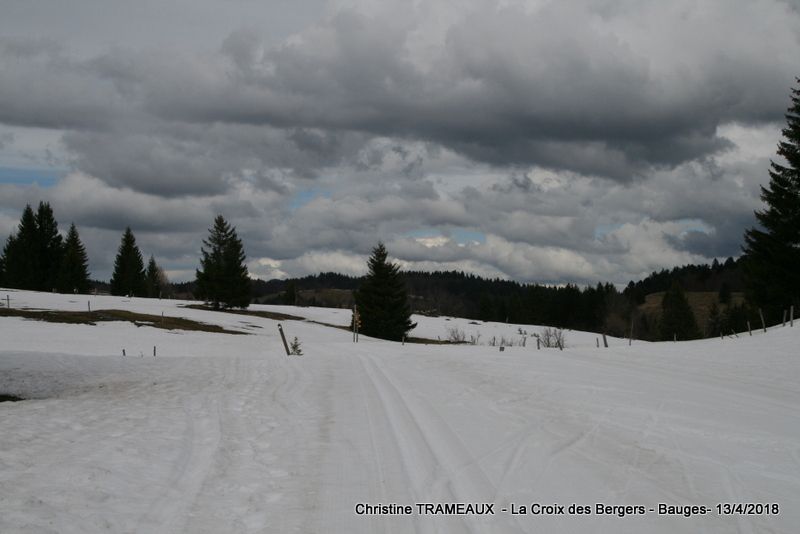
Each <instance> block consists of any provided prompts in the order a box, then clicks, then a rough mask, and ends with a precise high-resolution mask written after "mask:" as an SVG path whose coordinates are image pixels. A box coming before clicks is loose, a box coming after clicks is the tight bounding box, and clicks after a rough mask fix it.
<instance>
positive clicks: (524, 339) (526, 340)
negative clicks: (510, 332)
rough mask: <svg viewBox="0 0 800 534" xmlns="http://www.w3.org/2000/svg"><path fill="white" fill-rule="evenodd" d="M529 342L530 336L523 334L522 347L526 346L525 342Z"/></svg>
mask: <svg viewBox="0 0 800 534" xmlns="http://www.w3.org/2000/svg"><path fill="white" fill-rule="evenodd" d="M527 342H528V336H522V347H523V348H524V347H525V344H526V343H527Z"/></svg>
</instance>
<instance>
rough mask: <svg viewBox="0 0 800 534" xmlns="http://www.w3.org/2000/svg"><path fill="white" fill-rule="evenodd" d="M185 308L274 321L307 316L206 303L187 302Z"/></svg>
mask: <svg viewBox="0 0 800 534" xmlns="http://www.w3.org/2000/svg"><path fill="white" fill-rule="evenodd" d="M182 307H183V308H191V309H193V310H205V311H214V312H223V313H233V314H236V315H252V316H253V317H263V318H264V319H272V320H274V321H305V320H306V319H305V317H298V316H297V315H289V314H288V313H277V312H271V311H264V310H233V309H230V308H227V309H219V310H215V309H214V308H212V307H211V306H206V305H205V304H187V305H185V306H182Z"/></svg>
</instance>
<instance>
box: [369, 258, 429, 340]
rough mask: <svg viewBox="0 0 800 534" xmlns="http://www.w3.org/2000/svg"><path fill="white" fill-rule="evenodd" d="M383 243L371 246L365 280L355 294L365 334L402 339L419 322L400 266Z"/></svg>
mask: <svg viewBox="0 0 800 534" xmlns="http://www.w3.org/2000/svg"><path fill="white" fill-rule="evenodd" d="M387 257H388V252H387V251H386V247H385V246H384V245H383V243H378V246H376V247H375V248H374V249H372V256H370V258H369V261H368V262H367V266H368V268H369V272H368V273H367V276H366V278H365V279H364V282H363V283H362V284H361V287H360V288H359V289H358V291H357V292H356V294H355V300H356V305H357V306H358V313H359V315H360V316H361V332H362V333H363V334H364V335H367V336H372V337H377V338H381V339H389V340H392V341H400V340H401V339H403V337H404V336H405V335H406V334H407V333H408V332H409V331H410V330H411V329H412V328H414V327H415V326H417V325H416V323H412V322H411V307H410V306H409V304H408V294H407V292H406V286H405V282H404V281H403V277H402V275H401V274H400V268H399V267H398V266H397V265H396V264H394V263H392V262H389V261H388V260H387Z"/></svg>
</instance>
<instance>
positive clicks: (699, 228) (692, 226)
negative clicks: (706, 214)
mask: <svg viewBox="0 0 800 534" xmlns="http://www.w3.org/2000/svg"><path fill="white" fill-rule="evenodd" d="M676 222H678V223H679V224H681V225H683V226H684V228H683V231H684V232H702V233H704V234H709V233H711V232H712V230H713V229H712V228H711V227H710V226H708V225H707V224H706V223H705V221H702V220H700V219H680V220H678V221H676Z"/></svg>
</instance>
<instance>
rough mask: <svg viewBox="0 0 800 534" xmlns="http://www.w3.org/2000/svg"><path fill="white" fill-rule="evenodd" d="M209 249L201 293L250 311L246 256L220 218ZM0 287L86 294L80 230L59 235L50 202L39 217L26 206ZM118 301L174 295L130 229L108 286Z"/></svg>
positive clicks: (1, 267) (7, 250)
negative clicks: (64, 235)
mask: <svg viewBox="0 0 800 534" xmlns="http://www.w3.org/2000/svg"><path fill="white" fill-rule="evenodd" d="M209 232H210V235H209V238H208V240H204V241H203V244H204V245H205V246H206V247H208V250H206V248H203V249H202V250H201V254H202V258H201V260H200V263H201V268H200V269H198V270H197V280H196V282H195V284H194V285H195V287H196V292H197V295H198V296H199V297H200V298H205V299H206V300H207V301H208V302H210V303H212V304H213V305H214V307H215V308H219V307H220V306H225V307H245V306H247V305H248V304H249V303H250V278H249V274H248V272H247V266H246V265H245V253H244V248H243V246H242V242H241V240H240V239H239V238H238V237H237V235H236V230H235V229H234V228H233V227H231V226H230V225H229V224H228V223H227V222H226V221H225V219H224V218H223V217H222V216H221V215H220V216H218V217H217V218H216V219H215V221H214V227H213V228H212V229H211V230H210V231H209ZM0 285H2V286H3V287H12V288H17V289H27V290H34V291H57V292H60V293H86V292H88V291H89V289H90V286H91V285H92V282H91V281H90V279H89V258H88V256H87V254H86V248H85V247H84V245H83V243H82V242H81V239H80V236H79V235H78V230H77V228H76V226H75V224H74V223H73V224H71V225H70V228H69V231H68V232H67V235H66V238H64V237H62V236H61V234H60V233H59V231H58V222H57V221H56V219H55V216H54V214H53V209H52V208H51V206H50V204H49V203H47V202H40V203H39V208H38V210H37V211H36V212H34V211H33V209H32V208H31V206H30V205H27V206H25V209H24V210H23V212H22V217H21V218H20V222H19V226H18V228H17V231H16V232H15V233H14V234H12V235H10V236H9V237H8V239H7V240H6V244H5V247H4V248H3V254H2V256H0ZM108 289H109V292H110V293H111V294H112V295H117V296H135V297H151V298H153V297H162V296H169V295H170V294H171V293H172V286H171V284H170V282H169V279H168V278H167V275H166V273H165V272H164V270H163V269H162V268H161V267H160V266H159V265H158V264H157V263H156V260H155V258H154V257H153V256H152V255H151V256H150V260H149V261H148V262H147V265H146V266H145V263H144V258H143V256H142V252H141V250H140V249H139V246H138V245H137V244H136V237H135V236H134V234H133V231H132V230H131V229H130V228H129V227H128V228H126V229H125V231H124V232H123V234H122V239H121V240H120V245H119V248H118V250H117V255H116V258H115V260H114V272H113V274H112V275H111V280H110V282H109V284H108Z"/></svg>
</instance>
